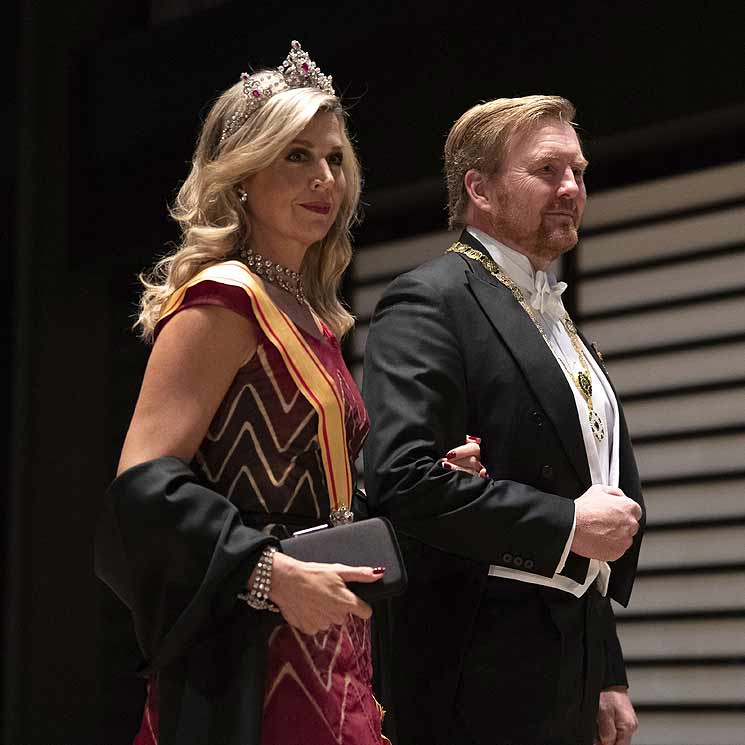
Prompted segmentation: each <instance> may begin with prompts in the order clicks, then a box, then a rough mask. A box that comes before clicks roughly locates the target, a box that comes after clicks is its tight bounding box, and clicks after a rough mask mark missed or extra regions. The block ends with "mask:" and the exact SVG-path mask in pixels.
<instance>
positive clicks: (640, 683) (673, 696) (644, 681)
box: [627, 665, 745, 707]
mask: <svg viewBox="0 0 745 745" xmlns="http://www.w3.org/2000/svg"><path fill="white" fill-rule="evenodd" d="M743 672H745V670H744V669H743V667H740V666H734V665H707V666H706V667H698V666H690V667H688V666H681V667H638V668H634V667H631V668H629V669H628V670H627V674H628V677H629V689H630V690H632V691H633V692H634V702H635V703H637V704H644V703H656V704H663V703H676V704H680V703H686V702H688V703H702V704H724V703H730V702H741V703H742V704H743V706H744V707H745V675H744V674H743Z"/></svg>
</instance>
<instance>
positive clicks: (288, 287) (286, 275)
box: [239, 246, 307, 305]
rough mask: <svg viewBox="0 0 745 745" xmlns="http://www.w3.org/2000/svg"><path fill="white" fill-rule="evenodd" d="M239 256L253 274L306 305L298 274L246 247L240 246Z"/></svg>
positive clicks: (301, 282) (301, 281)
mask: <svg viewBox="0 0 745 745" xmlns="http://www.w3.org/2000/svg"><path fill="white" fill-rule="evenodd" d="M239 254H240V257H241V261H243V263H244V264H245V265H246V266H247V267H248V268H249V269H250V270H251V271H252V272H253V273H254V274H258V275H259V277H261V278H262V279H265V280H266V281H267V282H271V283H272V284H274V285H277V286H278V287H280V288H282V289H283V290H284V291H285V292H289V293H290V295H294V296H295V300H297V301H298V303H300V305H305V304H306V302H307V301H306V299H305V293H304V292H303V280H302V278H301V277H300V274H298V272H296V271H294V270H292V269H288V268H287V267H286V266H282V264H277V263H276V262H274V261H270V260H269V259H267V258H265V257H263V256H262V255H261V254H259V253H256V252H255V251H254V250H253V249H251V248H248V247H247V246H241V249H240V251H239Z"/></svg>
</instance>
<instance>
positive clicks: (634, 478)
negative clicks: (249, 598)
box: [359, 232, 643, 745]
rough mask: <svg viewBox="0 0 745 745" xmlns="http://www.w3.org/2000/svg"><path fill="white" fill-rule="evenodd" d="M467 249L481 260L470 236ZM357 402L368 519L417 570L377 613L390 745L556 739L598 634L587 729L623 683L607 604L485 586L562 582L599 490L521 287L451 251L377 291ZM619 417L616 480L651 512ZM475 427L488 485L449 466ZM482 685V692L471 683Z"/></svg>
mask: <svg viewBox="0 0 745 745" xmlns="http://www.w3.org/2000/svg"><path fill="white" fill-rule="evenodd" d="M461 240H462V241H463V242H465V243H468V244H469V245H471V246H472V247H474V248H477V249H478V250H481V251H482V252H484V253H485V249H484V248H483V246H481V244H480V243H479V242H478V241H477V240H476V239H475V238H473V237H472V236H471V235H470V234H469V233H467V232H464V233H463V236H462V237H461ZM598 361H599V360H598ZM600 364H601V367H602V363H600ZM363 391H364V398H365V402H366V405H367V408H368V412H369V415H370V420H371V430H370V436H369V438H368V441H367V445H366V448H365V485H366V490H367V495H368V496H367V502H368V504H367V505H360V506H359V509H360V510H363V509H367V510H368V511H369V513H370V514H380V515H385V516H387V517H388V518H390V519H391V521H392V522H393V524H394V525H395V527H396V529H397V531H398V534H399V538H400V540H401V543H402V548H403V550H404V554H405V558H406V562H407V567H408V572H409V589H408V592H407V593H406V594H405V595H404V596H403V597H401V598H398V599H396V600H394V601H391V602H390V603H389V605H388V606H387V607H386V608H383V609H379V613H378V616H377V619H378V626H377V628H378V632H379V633H378V637H379V638H378V641H379V642H380V645H379V647H378V649H379V655H378V658H377V662H378V666H379V667H378V670H377V673H376V674H377V675H378V676H379V686H380V690H381V695H382V696H383V698H384V699H385V701H384V702H383V703H384V705H387V708H389V709H390V710H391V715H392V719H393V722H392V725H391V727H392V728H391V734H392V735H393V736H394V737H396V738H397V739H396V740H394V741H395V742H396V745H414V744H415V743H427V744H428V745H430V744H432V743H441V744H442V745H452V744H453V743H455V742H461V741H463V742H471V741H474V742H476V741H479V742H481V741H484V737H485V736H484V735H483V729H484V727H485V726H486V724H485V723H487V722H489V721H493V737H492V736H491V735H487V736H488V737H489V739H488V742H490V744H491V743H499V745H502V743H504V744H505V745H523V742H525V743H529V744H530V745H537V744H538V743H541V745H543V743H544V742H546V743H548V742H551V743H552V744H553V743H554V742H557V743H558V742H562V740H561V738H559V739H552V737H553V736H552V735H550V733H551V732H552V731H553V727H554V721H553V720H555V718H556V717H557V716H559V715H560V713H561V711H563V710H564V709H562V706H563V704H561V703H560V702H562V701H564V700H565V699H566V697H567V696H569V695H570V694H571V692H568V691H566V690H562V686H564V687H566V686H569V687H571V686H573V685H574V683H573V682H572V680H571V679H567V678H566V671H565V670H563V669H562V666H564V662H562V660H563V659H564V658H562V654H564V655H565V656H566V654H567V650H569V649H571V648H572V646H571V645H572V643H574V642H576V644H579V647H578V648H579V649H582V644H584V641H586V640H584V641H583V639H584V636H583V635H584V634H585V632H586V633H587V637H588V639H589V638H590V637H592V639H594V641H595V642H596V643H597V644H599V645H600V647H599V648H600V649H601V650H602V651H601V652H600V653H599V654H594V653H592V654H591V653H590V652H587V656H588V659H587V660H585V661H584V662H583V661H582V660H580V661H579V662H578V663H577V664H578V665H579V666H580V668H581V667H582V665H589V666H590V667H589V668H588V669H587V670H585V674H586V675H585V677H586V678H587V679H588V680H591V681H594V682H593V683H592V685H590V684H588V685H589V688H588V690H587V691H585V692H584V693H583V692H582V691H580V692H579V693H577V694H576V695H577V696H579V699H578V700H582V699H583V697H585V698H586V697H587V696H590V697H592V696H595V699H594V703H592V702H591V706H590V708H591V709H592V720H594V711H595V709H596V706H597V690H598V689H599V687H600V685H601V683H602V684H604V685H610V684H613V683H624V682H625V672H624V668H623V659H622V656H621V650H620V645H619V644H618V639H617V636H616V633H615V624H614V621H613V614H612V611H611V609H610V604H609V602H608V600H607V599H604V598H601V597H600V595H599V594H598V593H597V592H596V591H595V590H591V591H590V592H588V594H587V596H586V597H585V598H583V599H582V600H578V599H576V598H574V596H572V595H569V594H568V593H565V592H561V591H559V590H554V589H552V588H543V587H539V586H537V585H532V584H526V583H523V582H516V581H513V580H505V579H499V578H494V577H489V576H488V566H489V565H490V564H496V565H502V566H510V567H516V566H517V565H518V564H519V565H520V566H521V568H522V569H525V570H530V571H531V572H533V573H535V574H539V575H544V576H547V577H550V576H552V575H553V572H554V569H555V568H556V566H557V564H558V562H559V559H560V557H561V554H562V551H563V549H564V546H565V544H566V541H567V538H568V536H569V533H570V530H571V527H572V521H573V516H574V506H573V503H572V500H574V499H576V498H577V497H579V496H580V495H581V494H583V493H584V492H585V491H586V490H587V489H588V488H589V487H590V486H591V480H590V470H589V466H588V463H587V457H586V453H585V447H584V442H583V439H582V433H581V429H580V422H579V418H578V414H577V409H576V405H575V402H574V397H573V393H572V390H571V388H570V386H569V384H568V382H567V380H566V378H565V377H564V374H563V372H562V370H561V368H560V367H559V365H558V363H557V362H556V359H555V358H554V356H553V354H552V353H551V351H550V349H549V348H548V347H547V345H546V343H545V341H544V340H543V338H542V337H541V335H540V333H539V332H538V330H537V329H536V328H535V326H534V325H533V322H532V321H531V319H530V317H529V316H528V315H527V314H526V313H525V311H524V310H523V309H522V308H521V307H520V305H519V304H518V303H517V302H516V300H515V299H514V297H513V296H512V294H511V292H510V290H509V289H508V288H506V287H504V286H503V285H502V284H501V283H500V282H499V281H498V280H497V279H495V278H494V277H493V276H491V275H490V274H489V273H488V272H487V271H486V270H485V269H484V267H483V266H482V265H481V264H480V263H479V262H477V261H474V260H471V259H468V258H466V257H465V256H463V255H460V254H454V253H450V254H446V255H444V256H442V257H441V258H438V259H435V260H433V261H431V262H428V263H427V264H424V265H423V266H421V267H419V268H417V269H415V270H414V271H412V272H409V273H407V274H405V275H403V276H401V277H399V278H398V279H397V280H396V281H394V282H393V283H392V284H391V285H390V287H389V288H388V289H387V291H386V292H385V294H384V295H383V297H382V299H381V301H380V303H379V304H378V307H377V309H376V312H375V315H374V318H373V321H372V325H371V328H370V333H369V337H368V341H367V350H366V355H365V370H364V388H363ZM619 411H620V406H619ZM620 416H621V421H620V440H621V441H620V487H621V488H622V489H623V490H624V492H625V493H626V494H627V495H628V496H629V497H631V498H632V499H634V500H636V501H637V502H639V504H641V505H642V507H643V502H642V496H641V490H640V484H639V475H638V471H637V468H636V464H635V462H634V457H633V453H632V450H631V444H630V440H629V436H628V431H627V428H626V423H625V420H624V418H623V413H622V412H620ZM466 434H471V435H478V436H480V437H481V438H482V444H481V456H482V458H481V459H482V461H483V463H484V465H485V466H486V468H487V470H488V472H489V474H490V479H489V480H486V481H484V480H482V479H479V478H475V477H472V476H469V475H467V474H463V473H458V472H450V471H446V470H445V469H443V468H442V467H441V466H440V465H439V459H440V458H441V457H442V456H443V454H444V453H446V452H447V450H448V449H449V448H451V447H453V446H454V445H456V444H458V443H461V442H463V441H464V438H465V436H466ZM642 522H643V520H642ZM641 532H642V531H641V530H640V531H639V534H638V535H637V536H636V538H635V540H634V543H633V546H632V547H631V548H630V549H629V550H628V551H627V552H626V553H625V554H624V556H623V557H621V558H620V559H619V560H618V561H616V562H613V563H612V565H611V566H612V575H611V581H610V588H609V595H610V596H611V597H613V598H614V599H616V600H617V601H619V602H620V603H622V604H627V603H628V600H629V596H630V593H631V587H632V583H633V580H634V575H635V572H636V565H637V559H638V554H639V546H640V540H641ZM586 567H587V560H586V559H583V558H582V557H579V556H576V555H574V554H570V556H569V560H568V561H567V565H566V568H565V570H564V573H566V574H568V575H570V576H574V577H577V578H581V577H583V576H584V574H585V570H586ZM495 609H496V610H495ZM572 639H573V640H574V642H572V641H571V640H572ZM576 644H575V646H576ZM500 645H501V646H500ZM596 646H597V645H596ZM579 654H580V656H581V655H582V652H581V651H580V652H579ZM490 658H491V659H492V660H494V662H493V663H492V662H490ZM598 658H599V659H598ZM480 665H482V666H483V667H484V669H483V670H480V669H479V666H480ZM495 667H499V668H501V669H499V670H496V671H495V669H494V668H495ZM480 676H481V678H483V681H484V685H483V686H482V688H483V690H481V691H479V686H476V688H475V689H474V687H473V680H474V677H475V679H476V680H479V679H480ZM567 680H569V682H567ZM593 685H595V689H594V691H593V690H592V686H593ZM575 687H576V686H575ZM474 691H475V693H474ZM526 699H527V700H526ZM566 700H568V699H566ZM575 704H576V701H575ZM567 706H569V704H567ZM564 708H566V707H564ZM585 708H587V707H585ZM557 712H558V713H557ZM477 720H478V721H477ZM464 722H465V724H464ZM465 730H467V731H469V732H470V733H471V734H472V735H473V740H469V739H468V738H467V737H466V735H464V731H465ZM557 731H558V730H557ZM500 733H501V734H500ZM504 733H510V734H504ZM514 733H526V734H525V739H524V740H522V739H520V738H519V737H518V736H516V735H515V734H514ZM546 733H549V734H546ZM589 736H590V737H591V734H590V735H589ZM459 738H460V739H459ZM579 742H581V738H580V739H576V740H574V741H573V742H571V745H577V743H579ZM562 745H563V742H562Z"/></svg>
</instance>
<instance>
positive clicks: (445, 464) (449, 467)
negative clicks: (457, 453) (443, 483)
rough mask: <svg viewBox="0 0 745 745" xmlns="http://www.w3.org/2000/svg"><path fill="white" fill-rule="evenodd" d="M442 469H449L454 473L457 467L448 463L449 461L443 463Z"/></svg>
mask: <svg viewBox="0 0 745 745" xmlns="http://www.w3.org/2000/svg"><path fill="white" fill-rule="evenodd" d="M442 467H443V468H447V470H448V471H452V470H453V468H454V467H455V466H453V464H452V463H448V462H447V461H443V463H442Z"/></svg>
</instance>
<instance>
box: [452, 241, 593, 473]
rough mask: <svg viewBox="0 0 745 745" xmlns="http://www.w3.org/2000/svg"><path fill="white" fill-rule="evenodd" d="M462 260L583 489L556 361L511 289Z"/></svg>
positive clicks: (579, 443) (578, 439)
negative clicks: (469, 269) (468, 267)
mask: <svg viewBox="0 0 745 745" xmlns="http://www.w3.org/2000/svg"><path fill="white" fill-rule="evenodd" d="M461 242H463V243H467V244H468V245H470V246H472V247H473V248H476V249H477V250H479V251H482V252H484V253H485V254H487V251H486V249H485V248H484V247H483V246H482V245H481V244H480V243H479V242H478V241H477V240H476V239H475V238H474V237H473V236H472V235H471V234H470V233H467V232H465V231H464V233H463V236H461ZM487 255H488V254H487ZM463 258H464V259H465V260H466V261H467V262H468V264H469V265H470V266H471V267H472V269H473V271H472V272H468V273H467V275H466V276H467V278H468V283H469V285H470V287H471V290H472V292H473V294H474V296H475V297H476V300H477V302H478V303H479V305H480V306H481V308H482V309H483V311H484V314H485V315H486V317H487V318H488V319H489V322H490V323H491V324H492V326H493V327H494V329H495V331H496V332H497V334H499V336H500V337H501V338H502V340H503V341H504V343H505V345H506V346H507V347H508V349H509V350H510V352H511V353H512V355H513V357H514V358H515V360H516V362H517V364H518V366H519V367H520V369H521V370H522V373H523V375H524V376H525V379H526V381H527V383H528V385H529V387H530V388H531V390H532V391H533V393H534V395H535V397H536V399H537V400H538V402H539V403H540V405H541V406H542V407H543V410H544V411H545V413H546V416H547V417H548V418H549V419H550V420H551V422H552V423H553V425H554V429H555V430H556V433H557V435H558V437H559V439H560V441H561V443H562V445H563V447H564V450H565V451H566V454H567V457H568V458H569V461H570V462H571V463H572V465H573V466H574V468H575V470H576V471H577V475H578V476H579V478H580V480H581V482H582V483H583V484H585V485H586V488H589V487H590V486H591V484H592V479H591V477H590V467H589V465H588V463H587V455H586V453H585V444H584V439H583V438H582V430H581V426H580V422H579V416H578V414H577V407H576V405H575V402H574V394H573V393H572V390H571V388H570V387H569V383H568V382H567V379H566V377H565V376H564V373H563V372H562V371H561V368H560V367H559V363H558V362H557V361H556V358H555V357H554V355H553V354H552V352H551V350H550V349H549V348H548V346H547V345H546V342H545V341H544V340H543V337H542V336H541V334H540V332H539V331H538V329H536V327H535V325H534V324H533V321H532V320H531V319H530V317H529V316H528V314H527V313H526V312H525V311H524V310H523V309H522V308H521V307H520V304H519V303H518V302H517V300H515V298H514V297H513V295H512V292H511V291H510V290H509V289H508V288H507V287H505V286H504V285H503V284H502V283H501V282H499V280H498V279H496V278H495V277H492V275H491V274H489V272H487V271H486V269H485V268H484V267H483V266H482V265H481V264H480V263H479V262H478V261H476V260H474V259H469V258H467V257H465V256H464V257H463Z"/></svg>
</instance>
